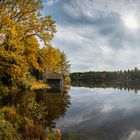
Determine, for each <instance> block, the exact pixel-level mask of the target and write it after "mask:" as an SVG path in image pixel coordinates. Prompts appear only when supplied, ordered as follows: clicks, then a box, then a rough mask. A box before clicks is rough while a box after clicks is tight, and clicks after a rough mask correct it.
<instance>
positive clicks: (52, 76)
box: [46, 72, 62, 80]
mask: <svg viewBox="0 0 140 140" xmlns="http://www.w3.org/2000/svg"><path fill="white" fill-rule="evenodd" d="M46 79H60V80H61V79H62V75H61V74H60V73H56V72H53V73H52V72H51V73H46Z"/></svg>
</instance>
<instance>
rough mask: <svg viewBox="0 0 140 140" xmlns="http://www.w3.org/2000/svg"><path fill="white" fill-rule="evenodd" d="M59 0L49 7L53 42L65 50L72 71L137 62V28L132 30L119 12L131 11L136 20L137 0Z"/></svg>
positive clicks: (139, 6) (139, 4)
mask: <svg viewBox="0 0 140 140" xmlns="http://www.w3.org/2000/svg"><path fill="white" fill-rule="evenodd" d="M50 2H54V1H50ZM59 2H60V3H61V4H60V3H59ZM59 2H58V3H59V6H56V7H55V6H54V7H53V8H54V9H52V12H53V14H54V15H55V14H56V15H55V19H56V22H57V31H58V32H57V33H56V35H55V38H54V41H53V44H54V46H56V47H59V48H60V49H61V50H63V51H65V52H66V54H67V56H68V58H69V60H70V62H71V69H72V71H89V70H90V71H92V70H97V71H98V70H119V69H128V68H129V69H132V68H133V67H135V66H137V67H139V66H140V64H139V60H140V55H139V52H140V47H139V44H140V30H137V31H133V32H132V31H130V30H129V29H128V28H126V27H125V25H124V24H123V21H122V16H124V15H125V14H128V15H129V14H131V13H134V14H135V15H136V16H137V19H138V20H139V9H140V1H139V0H135V2H134V0H129V1H128V0H117V1H116V0H86V1H85V0H71V1H67V2H66V1H65V0H59ZM56 5H57V4H56ZM50 13H51V12H50Z"/></svg>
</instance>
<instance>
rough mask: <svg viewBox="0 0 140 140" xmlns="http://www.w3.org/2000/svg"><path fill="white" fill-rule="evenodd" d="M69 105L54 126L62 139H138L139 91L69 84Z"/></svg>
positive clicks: (139, 125)
mask: <svg viewBox="0 0 140 140" xmlns="http://www.w3.org/2000/svg"><path fill="white" fill-rule="evenodd" d="M69 95H70V97H71V99H70V102H71V106H70V108H69V109H68V110H67V112H66V115H65V117H61V118H60V119H59V120H58V121H57V124H56V126H57V127H59V128H60V129H61V132H62V135H63V139H64V140H139V139H140V91H136V89H135V90H129V91H128V90H127V88H125V89H121V90H120V89H114V88H101V87H100V88H87V87H86V88H85V87H71V90H70V91H69Z"/></svg>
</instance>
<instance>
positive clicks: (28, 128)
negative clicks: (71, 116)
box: [0, 90, 70, 140]
mask: <svg viewBox="0 0 140 140" xmlns="http://www.w3.org/2000/svg"><path fill="white" fill-rule="evenodd" d="M0 105H1V107H0V139H4V140H7V139H9V140H13V138H14V139H15V140H16V139H39V140H41V139H42V140H43V139H46V138H47V137H49V135H50V134H49V133H50V132H51V131H46V130H48V128H49V130H52V129H53V128H55V121H56V120H57V119H58V118H59V117H61V116H64V115H65V113H66V111H67V109H68V108H69V106H70V96H69V95H68V93H67V92H65V93H63V94H62V93H58V92H57V93H53V92H49V93H48V92H45V90H44V91H43V90H42V91H36V92H31V91H26V92H22V93H19V94H11V95H8V96H6V97H1V99H0Z"/></svg>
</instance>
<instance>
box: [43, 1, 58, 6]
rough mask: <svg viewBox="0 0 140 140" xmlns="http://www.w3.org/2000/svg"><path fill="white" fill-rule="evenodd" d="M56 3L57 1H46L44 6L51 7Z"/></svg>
mask: <svg viewBox="0 0 140 140" xmlns="http://www.w3.org/2000/svg"><path fill="white" fill-rule="evenodd" d="M57 2H58V0H47V1H46V2H44V3H45V4H46V5H48V6H51V5H53V4H55V3H57Z"/></svg>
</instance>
